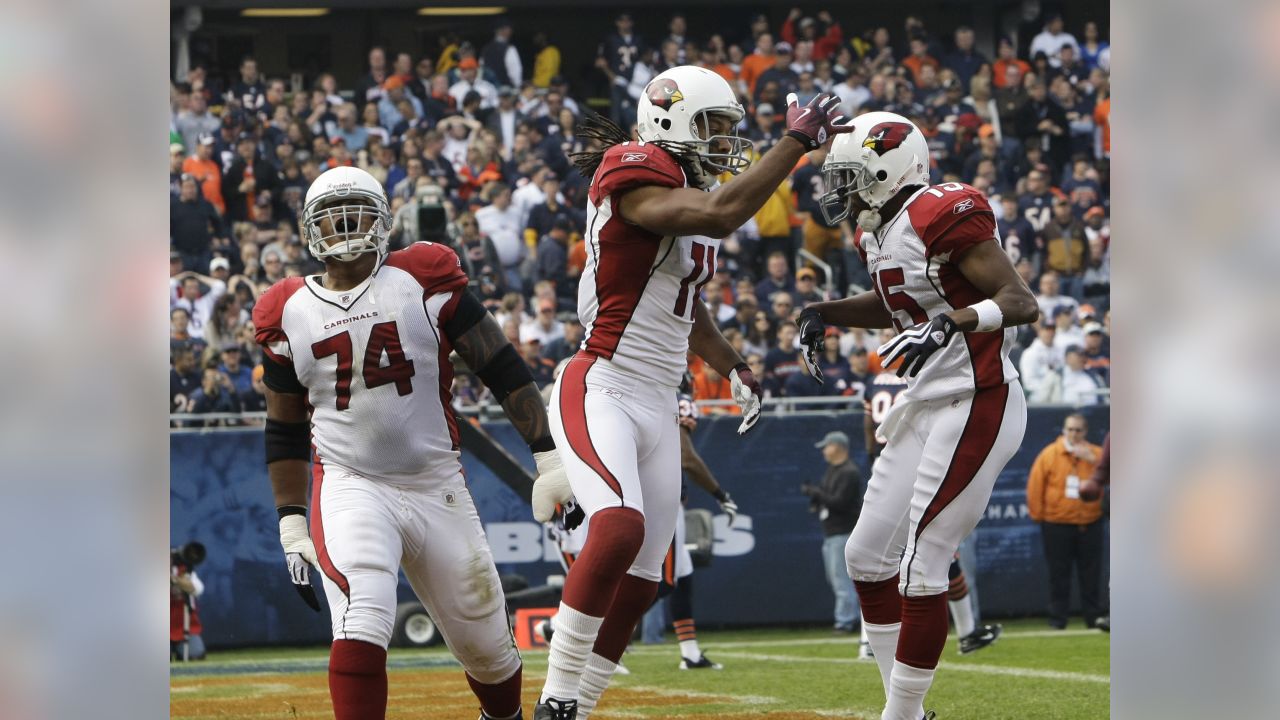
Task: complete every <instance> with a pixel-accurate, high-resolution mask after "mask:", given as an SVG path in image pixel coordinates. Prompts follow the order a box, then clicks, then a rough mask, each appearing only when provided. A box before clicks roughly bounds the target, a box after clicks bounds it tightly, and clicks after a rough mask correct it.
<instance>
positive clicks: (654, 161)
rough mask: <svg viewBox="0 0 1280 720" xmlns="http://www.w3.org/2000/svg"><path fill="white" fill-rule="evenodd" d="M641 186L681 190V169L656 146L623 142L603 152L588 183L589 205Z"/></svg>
mask: <svg viewBox="0 0 1280 720" xmlns="http://www.w3.org/2000/svg"><path fill="white" fill-rule="evenodd" d="M645 185H659V186H662V187H672V188H678V187H684V186H685V177H684V170H682V169H681V168H680V163H678V162H676V159H675V158H674V157H671V153H669V152H667V151H666V150H663V149H662V148H660V147H658V146H657V145H649V144H641V143H632V142H625V143H622V144H621V145H614V146H613V147H611V148H609V149H608V150H606V151H605V153H604V159H602V160H601V161H600V167H598V168H596V175H595V179H594V180H593V181H592V183H591V193H590V197H591V203H592V204H593V205H598V204H599V203H600V201H601V200H602V199H604V198H606V197H609V196H610V195H613V194H614V193H617V192H622V191H624V190H630V189H632V188H637V187H643V186H645Z"/></svg>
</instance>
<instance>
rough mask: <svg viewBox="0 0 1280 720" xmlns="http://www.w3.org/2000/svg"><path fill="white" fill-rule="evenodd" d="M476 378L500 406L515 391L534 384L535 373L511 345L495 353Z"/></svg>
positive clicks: (477, 372) (477, 373) (478, 371)
mask: <svg viewBox="0 0 1280 720" xmlns="http://www.w3.org/2000/svg"><path fill="white" fill-rule="evenodd" d="M476 376H477V377H479V378H480V382H483V383H484V384H485V387H487V388H489V390H490V391H491V392H492V393H493V399H494V400H497V401H498V403H499V404H501V403H502V401H503V400H506V399H507V396H508V395H510V394H511V393H512V392H514V391H515V390H517V389H519V388H522V387H524V386H525V385H528V384H530V383H532V382H533V372H532V371H530V370H529V366H528V365H525V363H524V359H523V358H521V357H520V353H518V352H516V349H515V348H514V347H512V346H511V344H510V343H508V344H507V345H505V346H503V348H502V349H501V350H499V351H498V352H496V353H494V355H493V357H491V358H489V363H488V364H487V365H485V366H484V367H482V368H480V369H479V370H477V371H476Z"/></svg>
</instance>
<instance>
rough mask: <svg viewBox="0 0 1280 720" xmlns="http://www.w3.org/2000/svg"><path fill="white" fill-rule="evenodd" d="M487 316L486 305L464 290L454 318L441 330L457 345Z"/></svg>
mask: <svg viewBox="0 0 1280 720" xmlns="http://www.w3.org/2000/svg"><path fill="white" fill-rule="evenodd" d="M487 314H488V311H487V310H485V309H484V305H481V304H480V300H478V299H477V298H476V296H475V295H473V294H471V292H470V291H467V290H464V291H462V297H461V298H459V299H458V307H457V308H455V309H454V311H453V317H451V318H449V320H448V322H446V323H445V324H444V326H443V327H442V328H441V329H442V330H444V334H445V335H447V336H448V337H449V339H450V340H451V341H453V343H454V344H457V342H458V338H460V337H462V336H463V335H464V334H466V332H467V331H468V330H470V329H471V328H473V327H475V325H476V323H478V322H480V321H481V320H483V319H484V316H485V315H487Z"/></svg>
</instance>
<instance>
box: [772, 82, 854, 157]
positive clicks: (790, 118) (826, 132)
mask: <svg viewBox="0 0 1280 720" xmlns="http://www.w3.org/2000/svg"><path fill="white" fill-rule="evenodd" d="M852 130H853V120H852V118H850V119H846V118H845V116H844V113H842V112H841V111H840V98H839V97H838V96H836V95H832V94H830V93H821V94H819V95H818V96H816V97H815V98H813V99H812V100H810V101H809V103H808V104H807V105H805V106H804V107H800V99H799V98H798V97H797V96H796V94H795V93H789V94H788V95H787V134H788V135H790V136H791V137H793V138H795V139H796V140H797V141H799V142H800V144H801V145H804V149H805V150H806V151H808V150H816V149H818V148H819V147H821V146H822V144H823V143H825V142H826V141H827V140H828V139H830V138H831V137H832V136H833V135H838V134H840V133H847V132H850V131H852Z"/></svg>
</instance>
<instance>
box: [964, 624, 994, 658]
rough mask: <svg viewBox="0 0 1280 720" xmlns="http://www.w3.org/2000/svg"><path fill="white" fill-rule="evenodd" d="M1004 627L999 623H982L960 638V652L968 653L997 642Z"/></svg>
mask: <svg viewBox="0 0 1280 720" xmlns="http://www.w3.org/2000/svg"><path fill="white" fill-rule="evenodd" d="M1001 632H1004V628H1002V627H1000V626H999V625H981V626H979V627H978V628H977V629H976V630H974V631H973V632H971V633H969V634H968V635H965V636H964V637H962V638H960V654H961V655H968V654H969V653H971V652H977V651H979V650H981V649H982V648H984V647H986V646H988V645H990V644H991V643H993V642H995V641H996V639H997V638H999V637H1000V633H1001Z"/></svg>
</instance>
